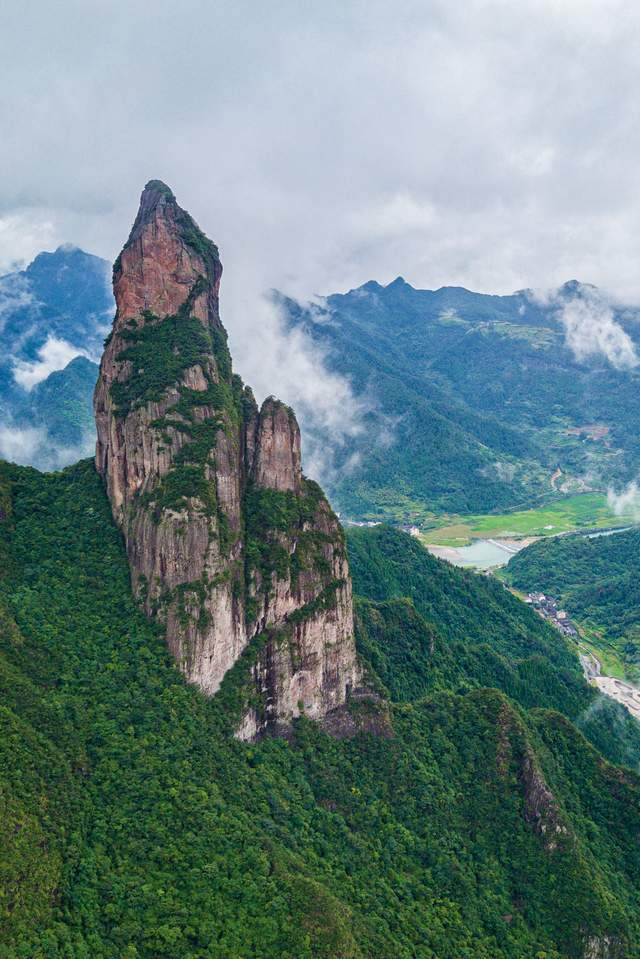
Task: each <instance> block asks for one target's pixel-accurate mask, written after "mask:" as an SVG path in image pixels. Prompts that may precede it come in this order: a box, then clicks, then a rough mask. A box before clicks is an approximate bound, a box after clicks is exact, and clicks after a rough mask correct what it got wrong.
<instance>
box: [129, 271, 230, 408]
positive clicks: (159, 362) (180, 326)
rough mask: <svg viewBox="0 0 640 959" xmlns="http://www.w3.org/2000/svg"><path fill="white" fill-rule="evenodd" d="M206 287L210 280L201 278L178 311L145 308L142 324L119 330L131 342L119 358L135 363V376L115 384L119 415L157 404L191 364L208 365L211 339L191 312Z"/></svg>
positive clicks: (132, 371) (132, 372) (133, 373)
mask: <svg viewBox="0 0 640 959" xmlns="http://www.w3.org/2000/svg"><path fill="white" fill-rule="evenodd" d="M205 288H206V281H205V280H204V279H203V278H200V280H199V281H198V282H197V283H195V284H194V286H193V288H192V289H191V291H190V293H189V296H188V297H187V299H186V300H185V302H184V303H183V305H182V306H181V307H180V309H179V310H178V312H177V313H175V314H172V315H170V316H165V317H164V318H163V319H160V318H159V317H157V316H155V315H154V314H153V313H152V312H151V311H150V310H145V311H144V312H143V313H142V316H141V321H140V324H139V323H138V321H137V320H134V319H131V320H128V321H127V326H126V327H125V328H124V329H122V330H120V331H119V334H118V335H119V336H120V339H122V340H124V341H125V342H126V343H128V344H129V345H128V346H127V347H125V349H124V350H121V351H120V352H119V353H118V354H117V355H116V361H117V362H119V363H125V362H127V363H131V375H130V376H128V377H127V379H125V380H114V382H113V383H112V384H111V396H112V399H113V402H114V403H115V406H116V413H117V415H118V416H122V417H125V416H128V414H129V413H130V412H131V410H132V409H135V408H136V407H139V406H144V405H145V403H148V402H152V401H153V402H156V403H157V402H158V401H159V400H161V399H162V398H163V396H164V394H165V393H166V392H167V390H169V389H171V387H173V386H175V384H176V383H177V382H178V381H179V379H180V376H181V375H182V374H183V373H184V372H186V370H188V369H189V368H190V367H192V366H195V365H196V364H200V365H201V366H202V367H203V368H205V367H206V365H207V363H208V358H209V356H210V355H211V348H212V344H211V338H210V335H209V333H208V331H207V330H206V329H205V327H204V326H203V325H202V323H201V321H200V320H198V319H197V317H195V316H192V315H191V310H192V308H193V303H194V300H195V299H196V297H197V296H199V295H200V294H201V293H202V292H203V290H204V289H205Z"/></svg>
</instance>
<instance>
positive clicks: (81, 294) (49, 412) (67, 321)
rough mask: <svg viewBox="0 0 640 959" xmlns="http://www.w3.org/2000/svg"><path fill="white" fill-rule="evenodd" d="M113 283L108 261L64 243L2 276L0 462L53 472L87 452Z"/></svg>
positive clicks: (91, 438) (91, 439) (107, 327)
mask: <svg viewBox="0 0 640 959" xmlns="http://www.w3.org/2000/svg"><path fill="white" fill-rule="evenodd" d="M110 278H111V266H110V264H109V263H108V262H107V261H106V260H102V259H100V258H99V257H97V256H91V255H90V254H88V253H84V252H83V251H82V250H79V249H78V248H77V247H73V246H68V245H66V246H61V247H59V248H58V249H57V250H56V251H55V252H54V253H40V254H39V255H38V256H37V257H36V258H35V260H34V261H33V263H31V264H30V265H29V266H28V267H27V268H26V269H25V270H23V271H21V272H17V273H11V274H9V275H7V276H3V277H0V335H1V336H2V346H3V349H2V356H1V357H0V457H6V458H7V459H11V460H14V461H16V462H19V463H28V464H31V465H34V466H38V467H40V468H41V469H55V468H59V467H60V466H63V465H66V464H67V463H70V462H73V461H74V460H76V459H78V458H79V457H80V456H82V455H86V454H87V452H89V451H90V450H91V448H92V446H93V444H94V435H95V433H94V424H93V413H92V409H91V396H92V393H93V387H94V384H95V381H96V376H97V366H96V363H95V361H96V360H97V359H98V358H99V356H100V353H101V352H102V341H103V339H104V337H105V335H106V333H107V330H108V329H109V328H110V324H111V319H112V317H113V297H112V293H111V288H110Z"/></svg>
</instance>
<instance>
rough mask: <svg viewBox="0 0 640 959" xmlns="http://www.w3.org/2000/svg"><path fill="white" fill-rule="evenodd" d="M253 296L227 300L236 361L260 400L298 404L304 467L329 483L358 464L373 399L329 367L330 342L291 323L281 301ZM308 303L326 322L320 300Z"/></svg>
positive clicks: (226, 319)
mask: <svg viewBox="0 0 640 959" xmlns="http://www.w3.org/2000/svg"><path fill="white" fill-rule="evenodd" d="M249 302H250V308H248V304H247V303H246V302H245V303H243V302H237V303H234V302H233V301H232V302H230V303H229V304H225V310H224V316H223V320H224V322H225V324H227V326H228V329H229V333H230V339H231V351H232V355H233V357H234V365H235V366H236V367H237V369H238V371H239V372H240V373H241V375H242V377H243V378H244V379H245V381H246V382H247V383H249V384H250V386H251V387H252V389H253V391H254V393H255V395H256V399H257V400H258V402H260V401H261V400H262V399H264V397H265V396H268V395H270V394H272V393H273V394H276V395H277V396H278V398H279V399H281V400H283V401H284V402H285V403H287V404H288V405H290V406H291V407H292V408H293V409H294V410H295V413H296V416H297V418H298V421H299V423H300V428H301V431H302V440H303V455H304V463H303V466H304V470H305V472H306V473H307V475H309V476H312V477H313V478H314V479H317V480H319V481H320V482H322V483H325V484H330V483H331V482H332V480H333V479H334V478H335V477H336V474H337V472H338V471H339V472H340V473H344V472H345V471H352V470H354V469H355V468H356V467H357V465H358V462H359V454H358V453H356V451H355V450H353V449H351V446H352V445H353V443H354V441H355V440H356V438H357V437H360V436H361V435H362V434H363V432H364V430H365V417H366V415H367V414H368V413H369V412H371V410H372V404H371V402H370V401H369V400H368V398H367V397H365V396H357V395H356V394H355V393H354V390H353V388H352V386H351V383H350V382H349V380H348V379H347V378H346V377H344V376H341V375H339V374H338V373H335V372H332V371H331V370H330V369H329V363H328V354H327V350H326V348H325V347H323V346H322V345H321V344H319V343H318V342H317V341H316V340H314V339H313V338H312V337H311V336H310V335H309V333H308V332H307V331H306V330H305V329H304V327H295V328H289V327H288V326H287V322H286V316H285V314H284V312H283V308H282V307H281V306H280V305H279V304H278V303H274V302H273V301H272V300H271V299H270V298H269V297H264V296H256V295H252V296H251V299H250V301H249ZM307 306H310V312H309V310H308V309H307ZM304 309H305V312H306V314H307V315H308V316H309V317H310V318H313V319H314V320H315V318H316V316H317V319H318V320H319V321H320V322H322V323H326V322H327V320H328V316H327V313H326V310H324V309H323V308H320V307H318V306H317V305H316V304H310V305H308V304H304ZM338 464H339V465H338Z"/></svg>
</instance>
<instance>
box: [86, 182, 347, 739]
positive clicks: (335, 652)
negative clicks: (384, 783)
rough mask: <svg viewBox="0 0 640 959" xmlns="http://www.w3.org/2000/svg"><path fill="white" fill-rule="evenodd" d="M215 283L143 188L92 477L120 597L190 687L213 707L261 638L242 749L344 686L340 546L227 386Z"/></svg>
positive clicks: (295, 440)
mask: <svg viewBox="0 0 640 959" xmlns="http://www.w3.org/2000/svg"><path fill="white" fill-rule="evenodd" d="M221 274H222V266H221V263H220V260H219V257H218V251H217V249H216V247H215V246H214V245H213V244H212V243H211V242H210V241H209V240H207V238H206V237H205V236H204V235H203V234H202V233H201V231H200V230H199V228H198V227H197V225H196V224H195V223H194V221H193V220H192V219H191V217H190V216H189V215H188V214H187V213H185V211H183V210H182V209H181V208H180V207H179V206H178V204H177V203H176V201H175V198H174V196H173V194H172V193H171V191H170V190H169V189H168V188H167V187H166V186H165V185H164V184H162V183H160V182H159V181H152V182H151V183H149V184H147V187H146V188H145V191H144V193H143V194H142V199H141V203H140V209H139V212H138V215H137V217H136V221H135V223H134V226H133V229H132V231H131V235H130V237H129V239H128V241H127V243H126V245H125V247H124V249H123V251H122V253H121V255H120V257H119V258H118V260H117V261H116V264H115V266H114V293H115V298H116V306H117V312H116V317H115V321H114V326H113V332H112V334H111V337H110V339H109V342H108V344H107V346H106V348H105V352H104V356H103V359H102V363H101V368H100V377H99V381H98V384H97V387H96V394H95V411H96V423H97V429H98V442H97V447H96V465H97V468H98V471H99V472H100V473H101V474H102V476H103V477H104V480H105V484H106V488H107V493H108V495H109V499H110V501H111V506H112V510H113V515H114V517H115V519H116V522H117V523H118V524H119V526H120V527H121V529H122V531H123V534H124V538H125V542H126V546H127V554H128V557H129V562H130V566H131V574H132V582H133V587H134V590H135V593H136V595H137V596H138V598H139V599H140V601H141V602H142V604H143V605H144V608H145V610H146V612H147V613H148V614H149V615H151V616H155V617H158V618H159V619H160V620H161V622H162V623H163V624H164V626H165V629H166V641H167V644H168V646H169V649H170V650H171V652H172V653H173V655H174V657H175V658H176V661H177V662H178V664H179V666H180V668H181V669H182V670H183V672H184V673H185V675H186V677H187V678H188V680H189V681H190V682H194V683H196V684H197V685H198V686H200V688H201V689H202V690H203V691H204V692H206V693H208V694H213V693H215V692H216V690H217V689H218V688H219V686H220V683H221V681H222V679H223V677H224V675H225V673H226V672H227V670H228V669H229V668H230V667H231V666H232V665H233V664H234V663H235V662H236V660H237V659H238V657H239V655H240V653H241V652H242V651H243V649H244V648H245V647H246V646H247V645H248V643H249V642H251V641H252V639H253V638H254V637H258V636H259V635H260V634H264V631H265V630H267V631H268V634H269V637H270V639H269V641H268V642H267V643H266V644H264V643H263V647H262V652H261V654H260V656H259V658H258V662H257V664H256V666H255V668H254V670H253V682H254V683H255V684H257V686H258V690H259V693H260V698H261V701H262V706H261V707H260V709H259V710H254V712H253V713H251V712H249V713H247V717H246V718H245V721H244V723H243V725H242V728H241V730H240V731H239V735H242V736H245V737H246V736H254V735H261V734H263V733H264V732H265V731H266V730H268V729H270V728H282V724H283V723H287V722H288V721H289V720H291V719H292V718H294V717H295V716H297V715H299V714H300V713H301V712H305V713H306V714H307V715H309V716H310V717H312V718H315V719H319V720H323V719H324V718H325V717H326V716H327V715H329V714H332V713H334V711H335V710H337V709H340V708H342V707H343V706H344V704H345V702H346V701H347V698H348V697H349V695H350V692H351V691H352V690H354V689H355V688H356V687H357V686H358V683H359V675H360V674H359V668H358V665H357V661H356V655H355V647H354V640H353V612H352V601H351V580H350V576H349V569H348V564H347V557H346V550H345V547H344V540H343V536H342V531H341V529H340V526H339V523H338V521H337V519H336V517H335V516H334V514H333V512H332V511H331V509H330V507H329V505H328V503H327V501H326V499H325V497H324V496H323V494H322V492H321V490H320V489H319V488H318V487H317V486H316V485H315V484H313V483H310V482H309V481H307V480H305V479H304V477H303V475H302V471H301V464H300V431H299V429H298V424H297V423H296V419H295V416H294V414H293V412H292V411H291V410H290V409H289V408H288V407H286V406H285V405H284V404H282V403H280V402H278V401H277V400H275V399H273V398H269V399H268V400H266V401H265V403H264V404H263V406H262V409H261V410H260V411H258V408H257V406H256V404H255V401H254V399H253V396H252V394H251V391H250V390H249V389H248V388H245V387H243V385H242V383H241V381H240V379H239V377H237V376H234V375H233V373H232V370H231V360H230V357H229V354H228V350H227V346H226V333H225V331H224V328H223V326H222V324H221V322H220V318H219V314H218V292H219V286H220V277H221ZM253 698H254V699H255V694H254V696H253Z"/></svg>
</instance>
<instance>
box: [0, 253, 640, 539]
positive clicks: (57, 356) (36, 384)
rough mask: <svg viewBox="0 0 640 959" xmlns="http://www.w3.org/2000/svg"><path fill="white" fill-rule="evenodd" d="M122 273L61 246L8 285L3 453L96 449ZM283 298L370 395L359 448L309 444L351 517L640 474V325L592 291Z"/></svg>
mask: <svg viewBox="0 0 640 959" xmlns="http://www.w3.org/2000/svg"><path fill="white" fill-rule="evenodd" d="M110 274H111V268H110V265H109V264H108V263H107V262H106V261H105V260H102V259H100V258H98V257H95V256H91V255H89V254H87V253H84V252H83V251H82V250H79V249H77V248H75V247H71V246H63V247H60V248H59V249H58V250H56V251H55V252H54V253H42V254H40V255H39V256H37V257H36V259H35V260H34V261H33V263H32V264H31V265H30V266H29V267H27V269H26V270H24V271H23V272H20V273H13V274H10V275H9V276H5V277H2V278H0V330H1V332H2V337H3V345H4V351H3V358H2V359H1V360H0V456H4V457H6V458H8V459H12V460H15V461H17V462H20V463H30V464H33V465H36V466H38V467H40V468H42V469H55V468H59V467H60V466H62V465H66V464H67V463H70V462H72V461H74V460H76V459H78V458H79V456H81V455H85V454H87V453H89V452H90V451H91V449H92V447H93V442H94V426H93V415H92V409H91V397H92V392H93V387H94V384H95V380H96V376H97V366H96V364H95V362H94V361H95V360H97V359H98V358H99V355H100V353H101V350H102V340H103V338H104V336H105V334H106V331H107V328H108V325H109V323H110V320H111V317H112V314H113V299H112V294H111V289H110ZM274 299H275V302H276V303H277V304H278V305H279V307H280V308H281V309H282V311H283V314H284V316H285V318H286V322H287V324H288V325H289V326H290V327H292V328H293V327H298V328H303V329H304V330H305V331H306V333H307V334H308V335H309V336H310V337H311V338H312V339H313V340H314V341H315V342H316V343H318V344H319V345H320V346H321V347H322V350H323V353H324V363H325V365H326V366H327V367H328V368H329V369H330V370H331V371H332V372H336V373H339V374H341V375H343V376H345V377H347V378H348V379H349V380H350V382H351V385H352V388H353V391H354V393H355V394H356V395H357V396H359V397H365V398H366V401H367V402H366V403H365V404H364V406H365V407H366V409H368V412H365V413H363V414H362V416H361V420H362V427H363V428H362V431H361V433H360V435H358V436H356V437H355V438H354V439H353V440H352V441H350V442H349V444H348V445H340V444H335V443H334V438H333V437H332V436H331V435H330V434H329V433H327V434H326V435H324V436H322V435H319V436H318V435H315V436H311V435H308V436H307V440H310V441H313V440H314V439H315V440H316V441H318V440H320V441H321V443H322V444H323V445H324V446H325V447H327V448H330V449H332V453H333V458H334V465H335V469H334V470H333V471H332V473H331V475H326V476H323V477H322V480H323V482H324V485H325V486H326V487H327V488H328V489H329V492H330V495H331V498H332V501H333V502H334V503H335V505H336V506H337V508H338V509H339V510H340V511H341V513H342V515H343V516H345V517H348V518H353V519H375V520H379V519H389V520H392V521H394V522H420V521H421V520H425V519H428V517H429V515H430V514H432V513H434V512H436V513H437V512H443V511H445V512H453V513H458V512H459V513H464V512H484V511H488V510H492V509H509V508H513V507H516V506H520V505H530V504H534V503H536V502H539V501H541V500H543V499H545V498H549V497H553V496H557V495H561V494H562V493H563V492H568V491H580V490H582V489H606V488H607V487H608V486H610V485H612V484H613V485H616V484H620V485H622V484H624V483H626V482H628V481H629V480H630V479H632V478H634V477H635V476H636V475H637V473H638V471H639V470H640V404H639V403H638V396H639V395H640V372H639V370H640V365H638V354H639V353H640V320H639V315H638V313H637V312H636V311H635V310H630V309H628V308H621V307H612V306H611V305H610V304H609V303H608V301H607V300H606V299H605V298H604V297H603V296H602V295H601V294H600V293H599V292H598V291H597V290H596V289H595V288H594V287H591V286H586V285H583V284H580V283H577V282H576V281H571V282H569V283H566V284H565V285H564V286H563V287H561V288H560V289H559V290H557V291H555V292H554V293H553V294H552V295H547V296H540V295H537V294H534V293H533V292H532V291H530V290H522V291H519V292H517V293H514V294H512V295H510V296H490V295H485V294H480V293H473V292H470V291H469V290H465V289H461V288H458V287H443V288H442V289H439V290H417V289H414V288H413V287H412V286H410V285H409V284H408V283H407V282H405V281H404V280H403V279H402V278H401V277H398V278H397V279H396V280H394V281H393V282H392V283H390V284H388V285H387V286H382V285H380V284H379V283H377V282H375V281H370V282H368V283H365V284H364V285H363V286H360V287H358V288H357V289H354V290H351V291H349V292H348V293H345V294H333V295H331V296H328V297H326V298H324V299H322V300H321V301H319V302H318V303H314V304H313V305H310V304H304V303H300V302H297V301H295V300H292V299H290V298H288V297H285V296H283V295H282V294H280V293H277V292H276V293H274ZM307 428H309V427H308V425H307ZM303 429H304V424H303Z"/></svg>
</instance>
